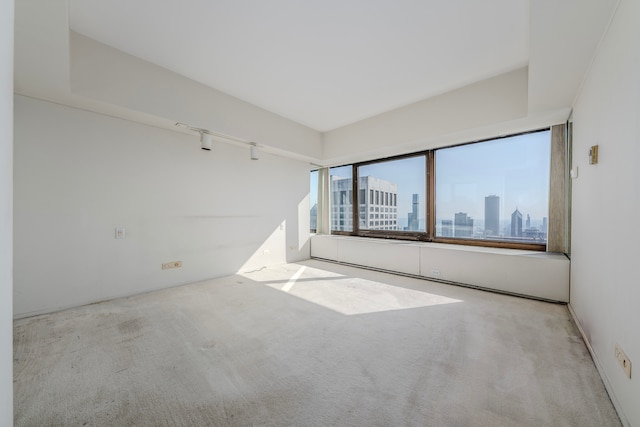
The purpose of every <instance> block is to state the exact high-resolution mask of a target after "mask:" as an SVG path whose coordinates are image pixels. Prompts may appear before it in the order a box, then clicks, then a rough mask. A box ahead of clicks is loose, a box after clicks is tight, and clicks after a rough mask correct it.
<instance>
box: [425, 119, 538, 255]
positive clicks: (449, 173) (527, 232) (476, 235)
mask: <svg viewBox="0 0 640 427" xmlns="http://www.w3.org/2000/svg"><path fill="white" fill-rule="evenodd" d="M549 147H550V132H549V131H544V132H535V133H528V134H523V135H517V136H513V137H508V138H502V139H497V140H493V141H485V142H482V143H477V144H468V145H463V146H459V147H452V148H446V149H441V150H436V152H435V164H436V177H435V181H436V184H435V185H436V190H435V196H436V198H435V207H436V218H435V219H436V228H435V231H436V233H435V234H436V236H437V237H449V238H465V239H483V240H501V241H517V242H533V243H535V242H539V243H545V242H546V240H547V223H548V210H549Z"/></svg>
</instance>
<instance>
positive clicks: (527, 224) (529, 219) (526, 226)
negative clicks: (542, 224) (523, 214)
mask: <svg viewBox="0 0 640 427" xmlns="http://www.w3.org/2000/svg"><path fill="white" fill-rule="evenodd" d="M525 224H526V225H525V228H527V229H529V228H531V216H529V214H527V222H526V223H525Z"/></svg>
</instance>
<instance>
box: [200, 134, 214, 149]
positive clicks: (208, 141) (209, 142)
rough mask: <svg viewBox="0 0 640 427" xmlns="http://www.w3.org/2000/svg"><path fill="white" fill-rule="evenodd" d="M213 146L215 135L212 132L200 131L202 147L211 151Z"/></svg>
mask: <svg viewBox="0 0 640 427" xmlns="http://www.w3.org/2000/svg"><path fill="white" fill-rule="evenodd" d="M212 146H213V137H212V136H211V134H210V133H205V132H200V148H202V149H203V150H207V151H211V147H212Z"/></svg>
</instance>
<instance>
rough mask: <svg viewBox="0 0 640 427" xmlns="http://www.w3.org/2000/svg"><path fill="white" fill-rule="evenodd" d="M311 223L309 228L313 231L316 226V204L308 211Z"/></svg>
mask: <svg viewBox="0 0 640 427" xmlns="http://www.w3.org/2000/svg"><path fill="white" fill-rule="evenodd" d="M310 218H311V224H310V227H309V228H310V229H311V230H313V231H315V230H316V229H317V228H318V204H317V203H316V204H314V205H313V207H312V208H311V212H310Z"/></svg>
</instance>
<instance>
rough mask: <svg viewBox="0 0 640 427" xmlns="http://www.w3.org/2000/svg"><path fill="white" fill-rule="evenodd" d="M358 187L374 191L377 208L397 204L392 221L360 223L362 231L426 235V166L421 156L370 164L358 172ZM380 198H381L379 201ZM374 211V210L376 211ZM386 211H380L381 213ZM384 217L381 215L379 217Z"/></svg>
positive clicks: (392, 213)
mask: <svg viewBox="0 0 640 427" xmlns="http://www.w3.org/2000/svg"><path fill="white" fill-rule="evenodd" d="M358 176H359V179H358V187H359V188H361V189H369V190H370V191H371V190H375V195H376V200H375V203H376V204H380V205H390V204H391V200H393V205H394V206H395V205H396V204H397V206H398V208H397V212H391V213H389V214H387V215H388V216H386V217H387V218H388V219H391V220H392V221H369V220H368V219H367V220H366V221H361V223H360V228H361V229H363V230H402V231H425V230H426V221H425V212H426V209H425V204H424V202H425V194H426V192H425V186H426V178H425V177H426V165H425V157H424V156H423V155H420V156H415V157H407V158H404V159H398V160H388V161H382V162H378V163H372V164H368V165H364V166H360V167H359V168H358ZM379 194H380V197H379ZM376 211H377V210H376ZM385 211H386V212H388V211H389V210H383V212H385ZM380 217H383V215H380Z"/></svg>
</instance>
